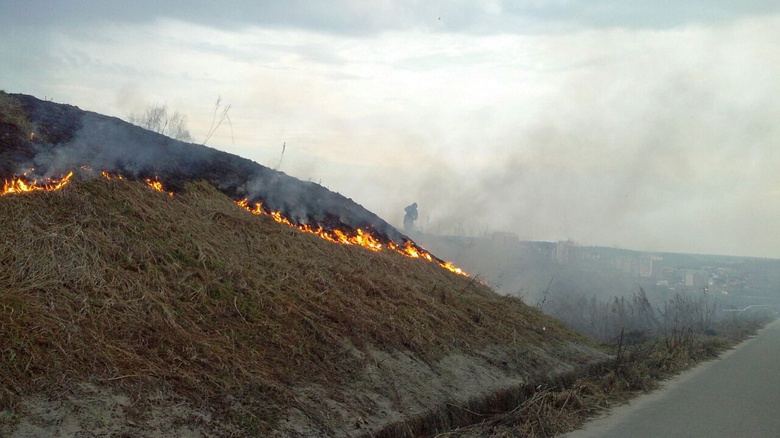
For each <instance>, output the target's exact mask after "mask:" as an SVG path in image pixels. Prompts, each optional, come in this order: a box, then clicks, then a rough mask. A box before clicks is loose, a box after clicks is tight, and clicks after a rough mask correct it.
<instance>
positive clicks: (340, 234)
mask: <svg viewBox="0 0 780 438" xmlns="http://www.w3.org/2000/svg"><path fill="white" fill-rule="evenodd" d="M236 204H237V205H238V206H239V207H241V208H243V209H244V210H246V211H248V212H250V213H252V214H254V215H258V216H268V217H271V218H272V219H273V220H275V221H276V222H279V223H280V224H285V225H288V226H291V227H295V228H297V229H299V230H300V231H302V232H304V233H312V234H316V235H317V236H319V237H321V238H323V239H325V240H328V241H330V242H333V243H340V244H343V245H357V246H362V247H363V248H367V249H370V250H371V251H381V250H382V249H384V248H385V245H384V244H382V242H381V241H380V240H379V239H377V238H376V237H374V236H373V235H371V233H370V232H368V231H366V230H363V229H361V228H358V229H357V230H355V232H354V234H347V233H346V232H344V231H341V230H338V229H334V230H325V229H323V228H322V227H321V226H320V227H317V228H314V227H312V226H311V225H305V224H303V225H296V224H294V223H292V221H290V220H289V219H287V218H286V217H284V216H283V215H282V213H281V212H279V211H265V210H263V203H262V202H256V203H255V205H254V206H250V205H249V202H248V201H247V199H246V198H244V199H242V200H240V201H236ZM386 247H387V248H388V249H389V250H391V251H395V252H397V253H399V254H402V255H405V256H407V257H411V258H421V259H424V260H427V261H429V262H436V263H438V264H439V266H441V267H442V268H444V269H447V270H448V271H450V272H453V273H455V274H458V275H463V276H465V277H470V275H469V274H467V273H466V272H464V271H463V270H462V269H460V268H458V267H457V266H455V265H453V264H452V263H450V262H444V261H439V260H437V259H434V257H433V256H432V255H431V254H430V253H429V252H427V251H425V250H423V249H421V248H419V247H417V246H415V245H414V243H412V242H411V241H406V242H405V243H404V246H403V247H400V246H398V245H397V244H396V243H395V242H392V241H390V242H388V243H387V245H386Z"/></svg>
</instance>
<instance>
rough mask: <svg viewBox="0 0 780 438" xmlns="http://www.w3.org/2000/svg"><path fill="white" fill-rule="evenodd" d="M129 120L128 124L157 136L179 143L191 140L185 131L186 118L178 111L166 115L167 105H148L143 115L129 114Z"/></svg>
mask: <svg viewBox="0 0 780 438" xmlns="http://www.w3.org/2000/svg"><path fill="white" fill-rule="evenodd" d="M129 119H130V123H132V124H134V125H138V126H140V127H142V128H146V129H148V130H150V131H154V132H157V133H158V134H162V135H166V136H168V137H171V138H175V139H176V140H181V141H191V140H192V136H191V135H190V131H189V129H187V116H186V115H184V114H182V113H180V112H178V111H174V113H173V114H172V115H171V114H168V106H167V105H161V104H153V105H149V106H148V107H146V111H144V112H143V114H140V115H139V114H131V115H130V118H129Z"/></svg>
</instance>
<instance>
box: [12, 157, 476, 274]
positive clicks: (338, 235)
mask: <svg viewBox="0 0 780 438" xmlns="http://www.w3.org/2000/svg"><path fill="white" fill-rule="evenodd" d="M81 170H83V171H87V172H91V171H92V169H91V168H90V167H89V166H82V167H81ZM32 171H34V169H30V172H32ZM100 173H101V175H102V176H103V178H105V179H107V180H124V179H125V178H124V177H123V176H122V175H118V174H111V173H108V172H106V171H105V170H104V171H101V172H100ZM71 177H73V172H69V173H68V174H67V175H65V176H63V177H62V178H60V179H50V178H45V179H30V178H27V173H24V174H22V176H21V177H17V178H12V179H10V180H6V181H5V182H4V184H3V191H2V192H0V196H5V195H9V194H13V193H29V192H36V191H47V192H52V191H56V190H60V189H61V188H63V187H65V186H66V185H67V184H68V183H69V182H70V179H71ZM145 182H146V184H147V185H148V186H149V187H151V188H152V189H154V190H156V191H158V192H162V193H168V196H173V195H174V193H173V192H166V191H165V189H164V188H163V185H162V182H160V180H159V178H157V177H154V178H147V179H146V180H145ZM236 204H237V205H238V206H239V207H241V208H243V209H244V210H246V211H248V212H250V213H252V214H254V215H259V216H260V215H261V216H269V217H271V218H272V219H273V220H275V221H276V222H279V223H280V224H285V225H288V226H291V227H294V228H297V229H298V230H300V231H302V232H305V233H312V234H316V235H317V236H319V237H321V238H323V239H325V240H328V241H330V242H333V243H339V244H342V245H357V246H361V247H363V248H367V249H369V250H371V251H381V250H383V249H385V248H387V249H389V250H391V251H395V252H397V253H399V254H402V255H405V256H407V257H411V258H420V259H424V260H427V261H429V262H435V263H437V264H438V265H439V266H441V267H443V268H444V269H447V270H448V271H450V272H453V273H455V274H458V275H463V276H465V277H470V275H469V274H467V273H466V272H464V271H463V270H462V269H460V268H458V267H456V266H455V265H453V264H452V263H450V262H445V261H442V260H440V259H437V258H435V257H433V256H432V255H431V253H429V252H427V251H425V250H424V249H422V248H420V247H418V246H417V245H415V244H414V242H412V241H410V240H407V241H406V242H404V244H403V246H399V245H398V244H396V243H395V242H393V241H389V242H387V244H383V243H382V241H381V240H380V239H378V238H376V237H375V236H374V235H373V234H372V233H371V231H370V230H364V229H361V228H358V229H356V230H354V231H351V230H350V231H343V230H339V229H332V230H326V229H324V228H322V226H317V227H316V228H315V227H312V226H311V225H308V224H294V223H293V222H292V221H290V220H289V219H287V218H286V217H284V215H283V214H282V213H281V212H280V211H271V210H266V209H264V208H263V204H262V203H261V202H257V203H255V205H254V206H250V205H249V202H248V201H247V199H246V198H244V199H242V200H240V201H236Z"/></svg>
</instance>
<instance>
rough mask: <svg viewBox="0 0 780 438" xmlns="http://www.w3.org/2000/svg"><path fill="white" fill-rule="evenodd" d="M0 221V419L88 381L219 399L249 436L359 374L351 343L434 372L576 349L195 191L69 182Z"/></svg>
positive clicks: (450, 290)
mask: <svg viewBox="0 0 780 438" xmlns="http://www.w3.org/2000/svg"><path fill="white" fill-rule="evenodd" d="M0 223H2V224H3V225H2V227H3V235H4V239H3V240H2V242H0V331H2V333H3V334H4V336H1V337H0V362H1V363H2V367H0V388H2V392H0V410H2V409H4V408H8V407H11V406H13V405H14V403H15V402H16V401H18V400H19V396H21V395H25V394H31V393H36V392H40V391H49V392H51V391H52V389H53V388H56V387H64V386H67V385H68V384H69V382H79V381H88V380H90V381H97V382H101V383H103V384H108V385H115V386H118V387H120V388H121V389H123V390H126V391H129V392H131V393H134V394H141V393H144V392H145V391H146V392H148V391H150V390H154V389H157V388H160V387H163V388H166V389H167V390H172V391H174V392H175V393H177V394H181V395H183V396H184V397H186V398H187V399H188V400H190V401H192V402H193V403H196V404H202V405H207V406H209V407H211V408H214V409H215V410H216V411H217V412H218V413H221V414H224V415H226V416H227V417H231V416H233V417H235V416H236V415H237V414H236V413H235V412H233V411H234V410H235V409H234V407H235V406H233V407H232V408H231V407H230V406H228V405H227V404H226V403H225V395H226V394H231V395H232V396H233V397H234V399H238V400H242V403H244V404H245V405H246V406H248V407H249V408H251V409H249V410H247V411H246V412H249V411H251V412H253V414H252V415H256V416H257V422H259V423H260V424H259V426H257V425H256V426H257V427H259V428H260V429H261V430H262V429H263V428H268V427H273V425H274V424H275V422H276V421H277V420H278V419H279V415H281V414H282V413H283V411H284V409H285V407H286V406H287V405H288V403H289V402H290V401H291V400H292V398H293V395H292V393H291V391H290V388H291V387H294V386H301V385H307V384H312V383H320V384H327V385H329V386H331V387H338V386H339V385H340V384H341V383H343V382H345V381H346V380H347V379H349V378H350V376H352V375H354V373H356V372H358V371H359V370H360V369H361V368H362V367H363V366H364V364H363V363H361V362H360V359H359V358H358V356H355V355H349V354H345V349H346V348H348V347H347V346H348V345H350V344H351V345H353V346H356V347H357V348H358V349H367V348H369V347H370V348H376V349H381V350H385V351H394V350H403V351H408V352H411V353H412V354H414V355H416V356H418V357H420V358H422V359H423V360H424V361H434V360H437V359H439V358H441V357H443V356H444V355H446V354H448V353H451V352H455V351H466V352H469V351H478V350H479V349H480V348H482V347H486V346H490V345H508V344H509V343H515V344H516V343H517V340H518V339H520V340H522V343H523V344H524V345H536V344H541V343H542V342H545V343H547V344H549V345H555V344H556V343H557V342H565V341H567V340H571V339H577V338H576V337H575V336H574V335H573V334H572V333H571V332H569V331H568V330H566V329H564V328H563V327H561V326H560V325H559V324H557V323H556V322H555V321H552V320H550V319H548V318H546V317H544V316H543V315H541V314H540V313H539V312H537V311H535V310H534V309H531V308H529V307H527V306H525V305H524V304H523V303H522V302H521V301H519V300H517V299H512V298H508V297H501V296H498V295H496V294H494V293H493V292H492V291H490V290H489V289H487V288H486V287H484V286H481V285H480V284H478V283H477V282H474V281H471V280H469V279H466V278H462V277H458V276H456V275H453V274H451V273H449V272H447V271H445V270H444V269H441V268H440V267H438V266H436V265H434V264H432V263H427V262H424V261H421V260H413V259H408V258H405V257H403V256H401V255H398V254H395V253H390V252H387V251H385V252H379V253H373V252H371V251H368V250H365V249H362V248H355V247H347V246H341V245H335V244H331V243H328V242H326V241H323V240H321V239H319V238H318V237H316V236H313V235H307V234H303V233H300V232H298V231H296V230H294V229H292V228H289V227H286V226H283V225H279V224H277V223H275V222H273V221H272V220H270V219H268V218H261V217H255V216H252V215H250V214H248V213H247V212H245V211H243V210H241V209H239V208H238V207H237V206H236V205H235V204H234V203H233V202H232V201H231V200H230V199H228V198H226V197H225V196H223V195H221V194H220V193H218V192H217V191H216V190H215V189H213V188H212V187H210V186H208V185H205V184H195V185H191V186H189V187H188V189H187V191H186V193H183V194H181V195H177V196H175V197H172V198H171V197H168V196H167V195H165V194H162V193H157V192H153V191H151V190H150V189H149V188H148V187H146V186H145V185H143V184H141V183H136V182H127V181H105V180H102V179H93V180H77V181H75V182H73V183H72V184H71V185H69V186H67V187H66V188H65V189H63V190H62V191H59V192H53V193H35V194H29V195H11V196H5V197H2V198H0ZM541 326H546V327H547V330H546V331H544V332H542V331H540V329H539V328H540V327H541ZM231 409H232V410H233V411H232V410H231Z"/></svg>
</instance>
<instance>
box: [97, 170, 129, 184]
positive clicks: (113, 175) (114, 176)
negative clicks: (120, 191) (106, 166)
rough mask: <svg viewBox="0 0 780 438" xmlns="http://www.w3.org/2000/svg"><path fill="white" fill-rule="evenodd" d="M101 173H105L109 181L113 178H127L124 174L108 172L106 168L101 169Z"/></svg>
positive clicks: (104, 175) (104, 176)
mask: <svg viewBox="0 0 780 438" xmlns="http://www.w3.org/2000/svg"><path fill="white" fill-rule="evenodd" d="M100 174H101V175H103V178H105V179H107V180H109V181H111V180H112V179H117V180H120V181H121V180H124V179H125V177H123V176H122V175H119V174H113V173H108V172H106V171H105V170H104V171H101V172H100Z"/></svg>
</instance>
